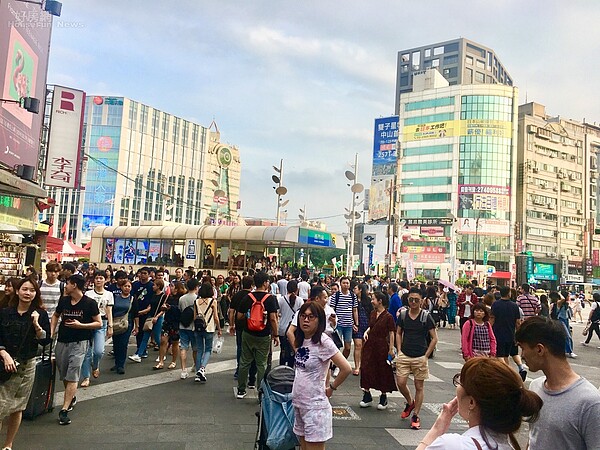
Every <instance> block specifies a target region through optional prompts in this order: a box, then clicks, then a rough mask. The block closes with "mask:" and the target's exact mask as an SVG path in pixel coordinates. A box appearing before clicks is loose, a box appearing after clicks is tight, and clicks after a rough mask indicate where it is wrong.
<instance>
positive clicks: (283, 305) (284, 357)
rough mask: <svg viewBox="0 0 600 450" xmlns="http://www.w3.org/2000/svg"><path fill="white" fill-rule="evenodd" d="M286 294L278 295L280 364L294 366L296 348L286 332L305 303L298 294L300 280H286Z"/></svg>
mask: <svg viewBox="0 0 600 450" xmlns="http://www.w3.org/2000/svg"><path fill="white" fill-rule="evenodd" d="M285 287H286V294H284V295H278V296H277V302H278V303H279V327H278V330H277V334H279V342H280V353H279V364H280V365H286V366H289V367H294V349H293V347H292V344H291V343H290V341H289V340H288V338H287V336H286V332H287V330H288V327H289V326H290V323H291V322H292V319H293V317H294V315H295V314H296V312H297V311H298V310H299V309H300V307H301V306H302V305H303V304H304V301H303V300H302V298H300V297H299V296H298V282H297V281H296V280H290V281H289V282H286V285H285Z"/></svg>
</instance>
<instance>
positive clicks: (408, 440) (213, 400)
mask: <svg viewBox="0 0 600 450" xmlns="http://www.w3.org/2000/svg"><path fill="white" fill-rule="evenodd" d="M573 328H574V335H575V342H576V344H575V351H576V353H577V354H578V355H579V358H578V359H576V360H574V361H572V363H573V367H574V369H575V370H576V371H577V372H578V373H580V374H581V375H583V376H585V377H586V378H587V379H589V380H590V381H591V382H592V383H593V384H594V385H596V386H598V385H600V371H598V370H597V369H596V368H597V367H598V366H599V365H600V350H598V349H597V348H596V347H597V346H599V345H600V342H599V341H598V340H597V338H596V337H594V338H593V340H592V343H591V344H592V345H591V346H590V347H583V346H582V345H581V344H580V343H579V342H580V341H581V340H582V339H581V338H582V336H581V330H582V328H583V325H580V324H575V325H574V326H573ZM439 338H440V343H439V345H438V351H437V352H436V354H435V358H434V359H433V360H431V362H430V371H431V375H432V376H431V379H430V380H429V381H428V382H427V383H426V394H425V402H426V403H425V406H424V408H423V411H422V413H421V420H422V426H423V429H422V430H420V431H414V430H410V429H409V423H408V422H407V421H402V420H401V419H400V411H401V410H402V408H403V407H404V402H403V399H402V398H400V395H399V394H398V393H394V394H392V396H391V397H390V406H389V408H388V409H387V410H386V411H378V410H377V409H376V408H375V407H371V408H367V409H361V408H360V407H359V406H358V403H359V401H360V400H361V397H362V394H361V391H360V389H359V387H358V377H353V376H350V377H349V378H348V379H347V381H346V382H345V383H344V384H343V386H342V387H340V389H339V390H338V391H337V392H336V393H335V395H334V397H333V399H332V404H333V405H334V407H338V408H337V409H336V411H337V412H339V414H338V416H340V417H339V418H337V417H336V419H334V438H333V439H332V440H331V441H330V442H329V443H328V445H327V448H329V449H376V448H377V449H382V448H385V449H387V448H399V449H412V448H415V447H416V445H417V444H418V442H419V441H420V440H421V439H422V438H423V437H424V436H425V434H426V433H427V429H428V428H429V427H431V425H432V424H433V422H434V420H435V417H436V415H437V411H439V409H440V408H441V405H442V404H443V403H444V402H446V401H448V400H450V399H451V398H452V396H453V395H454V387H453V386H452V382H451V381H452V376H453V375H454V374H455V373H457V372H458V371H459V370H460V367H461V362H462V359H461V358H460V355H459V353H458V344H459V332H458V331H452V330H445V329H442V330H441V331H440V332H439ZM234 351H235V341H234V339H233V338H231V337H229V336H228V337H226V341H225V348H224V350H223V353H222V354H220V355H213V357H212V359H211V362H210V363H209V365H208V370H207V376H208V382H207V383H206V384H205V385H200V384H196V383H194V381H193V377H190V378H188V379H187V380H180V379H179V374H180V371H179V370H174V371H168V370H166V369H165V370H163V371H159V372H156V371H152V370H151V368H152V366H153V365H154V364H155V363H154V358H156V357H157V355H158V352H151V354H150V358H149V359H148V360H145V361H144V362H143V363H141V364H136V363H132V362H128V364H127V368H126V370H127V374H126V375H116V374H113V373H112V372H110V371H109V370H108V368H109V367H110V366H111V365H112V358H110V357H105V358H104V360H103V361H102V367H101V368H102V374H101V376H100V378H99V379H98V380H93V381H92V383H93V384H92V386H90V387H89V388H87V389H85V390H84V389H80V390H79V393H78V396H77V397H78V399H79V402H78V404H77V406H76V407H75V410H74V411H73V412H72V413H70V417H71V418H72V420H73V423H72V424H71V425H69V426H65V427H61V426H59V425H58V421H57V416H58V410H55V411H54V412H53V413H52V414H47V415H45V416H42V417H39V418H38V419H36V420H35V421H33V422H27V421H25V422H24V423H23V426H22V427H21V430H20V432H19V435H18V437H17V440H16V442H15V447H14V448H15V449H75V448H93V449H95V450H96V449H114V448H123V449H139V448H145V449H163V448H164V449H173V450H175V449H208V448H219V449H221V450H225V449H251V448H253V443H254V440H255V433H256V424H257V420H256V417H255V415H254V413H255V412H256V411H257V401H256V394H255V392H253V391H249V395H248V397H246V398H245V399H243V400H237V399H235V397H234V386H235V382H234V380H233V371H234V368H235V361H234V359H233V358H234ZM130 353H133V350H131V351H130ZM529 376H530V379H534V378H536V377H538V376H540V373H533V374H532V373H530V374H529ZM56 398H57V399H61V398H62V393H58V395H57V397H56ZM374 400H376V398H375V395H374ZM374 403H376V401H374ZM344 408H345V409H346V412H345V413H344V411H343V409H344ZM342 416H344V417H342ZM452 429H453V430H454V431H456V432H462V431H463V430H465V429H466V424H465V423H464V422H462V421H461V420H459V419H455V421H454V424H453V426H452ZM525 432H526V430H524V432H522V433H521V436H520V438H519V439H520V440H521V441H524V440H525V439H526V435H525Z"/></svg>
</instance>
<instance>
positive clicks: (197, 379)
mask: <svg viewBox="0 0 600 450" xmlns="http://www.w3.org/2000/svg"><path fill="white" fill-rule="evenodd" d="M201 382H202V380H201V379H200V377H196V378H194V383H201Z"/></svg>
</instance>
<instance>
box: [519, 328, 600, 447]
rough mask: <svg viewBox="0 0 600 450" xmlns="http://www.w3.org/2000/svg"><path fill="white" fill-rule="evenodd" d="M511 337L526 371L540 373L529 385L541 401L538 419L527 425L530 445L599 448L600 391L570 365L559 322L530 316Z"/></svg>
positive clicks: (562, 330) (563, 333) (564, 338)
mask: <svg viewBox="0 0 600 450" xmlns="http://www.w3.org/2000/svg"><path fill="white" fill-rule="evenodd" d="M516 339H517V342H518V343H519V346H520V347H521V349H522V351H523V358H525V361H526V362H527V365H528V366H529V368H530V370H532V371H534V372H536V371H538V370H541V371H542V372H543V373H544V375H545V376H542V377H539V378H536V379H535V380H533V381H532V382H531V384H530V386H529V389H531V390H532V391H533V392H535V393H537V394H538V395H539V396H540V398H541V399H542V401H543V402H544V406H543V408H542V410H541V411H540V415H539V418H538V420H537V421H536V422H534V423H532V424H531V425H530V426H529V450H547V449H551V448H556V449H573V450H584V449H592V448H598V446H599V445H600V392H598V389H597V388H596V387H595V386H594V385H592V384H591V383H590V382H589V381H587V380H586V379H585V378H583V377H581V376H579V375H578V374H577V373H575V371H573V369H572V368H571V366H570V365H569V362H568V361H567V358H566V355H565V345H566V340H567V331H566V330H565V328H564V326H563V325H562V324H560V323H558V322H557V321H555V320H548V319H545V318H543V317H532V318H530V319H528V320H526V321H524V322H523V323H522V324H521V326H520V327H519V329H518V330H517V334H516Z"/></svg>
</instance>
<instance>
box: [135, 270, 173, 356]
mask: <svg viewBox="0 0 600 450" xmlns="http://www.w3.org/2000/svg"><path fill="white" fill-rule="evenodd" d="M164 288H165V282H164V280H162V279H160V278H157V279H156V280H154V284H153V285H152V290H153V291H152V294H153V295H152V297H151V298H150V305H149V306H148V308H149V311H148V313H147V314H148V315H147V316H146V319H145V320H144V323H140V328H141V329H140V331H139V332H140V333H143V335H142V340H141V342H140V346H139V347H138V349H137V351H136V352H135V354H134V355H131V356H129V359H130V360H132V361H133V362H137V363H140V362H142V355H144V354H146V349H147V348H148V342H149V341H150V336H152V337H154V340H155V342H160V334H161V332H162V323H163V320H164V314H165V312H164V311H161V307H162V305H163V304H164V302H165V300H166V298H167V294H165V293H164V292H163V290H164Z"/></svg>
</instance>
